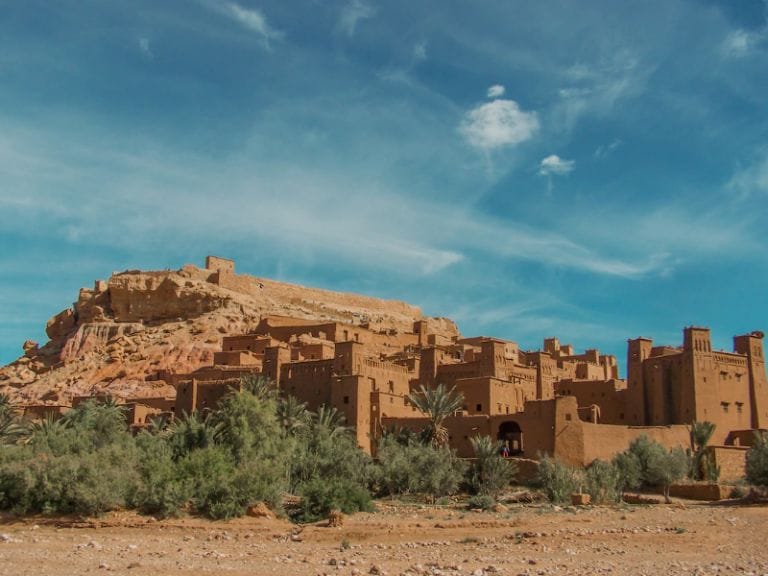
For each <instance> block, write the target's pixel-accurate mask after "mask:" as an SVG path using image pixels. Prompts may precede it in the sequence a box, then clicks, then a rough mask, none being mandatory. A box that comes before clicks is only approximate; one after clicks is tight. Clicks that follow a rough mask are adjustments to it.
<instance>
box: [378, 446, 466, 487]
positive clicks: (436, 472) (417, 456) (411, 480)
mask: <svg viewBox="0 0 768 576" xmlns="http://www.w3.org/2000/svg"><path fill="white" fill-rule="evenodd" d="M465 470H466V464H465V463H464V462H463V461H462V460H460V459H458V458H457V457H456V454H455V452H454V451H452V450H450V449H449V448H436V447H435V446H434V445H432V444H419V443H417V444H406V445H403V444H400V443H398V442H397V441H396V440H395V439H394V438H389V437H388V438H385V439H384V440H382V443H381V445H380V447H379V451H378V466H377V469H376V483H377V485H378V488H379V493H381V494H408V493H414V492H415V493H420V494H425V495H427V496H429V497H430V498H432V499H434V498H439V497H440V496H446V495H448V494H453V493H455V492H456V491H457V490H458V488H459V484H460V483H461V481H462V478H463V474H464V471H465Z"/></svg>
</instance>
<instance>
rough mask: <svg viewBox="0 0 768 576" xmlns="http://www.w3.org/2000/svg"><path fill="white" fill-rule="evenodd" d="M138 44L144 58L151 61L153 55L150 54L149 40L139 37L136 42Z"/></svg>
mask: <svg viewBox="0 0 768 576" xmlns="http://www.w3.org/2000/svg"><path fill="white" fill-rule="evenodd" d="M138 44H139V50H140V51H141V53H142V54H143V55H144V57H145V58H149V59H150V60H152V59H153V58H154V57H155V55H154V53H153V52H152V46H151V45H150V42H149V38H147V37H141V38H139V41H138Z"/></svg>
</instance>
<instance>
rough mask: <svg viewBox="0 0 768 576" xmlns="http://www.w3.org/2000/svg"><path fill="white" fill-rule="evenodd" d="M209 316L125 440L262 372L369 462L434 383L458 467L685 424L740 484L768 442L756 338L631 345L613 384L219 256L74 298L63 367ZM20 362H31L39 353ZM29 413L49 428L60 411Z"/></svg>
mask: <svg viewBox="0 0 768 576" xmlns="http://www.w3.org/2000/svg"><path fill="white" fill-rule="evenodd" d="M146 286H149V287H150V288H151V290H150V291H147V288H146ZM201 294H203V295H204V298H203V297H201ZM238 294H245V295H251V296H252V295H254V294H255V295H256V296H258V297H259V298H261V300H258V301H257V302H258V303H259V307H258V308H254V309H253V312H251V313H250V314H251V316H249V318H254V321H253V322H251V321H250V320H249V321H248V323H247V324H246V325H245V326H247V328H246V329H245V330H244V332H242V333H237V332H233V329H232V326H238V324H236V323H235V324H232V322H238V321H239V320H237V319H238V318H240V317H241V316H242V314H243V310H246V309H247V306H250V305H252V304H251V302H252V300H243V299H237V298H241V296H238ZM283 294H289V295H290V299H288V297H286V296H281V295H283ZM308 295H309V296H311V297H308ZM279 298H283V300H280V299H279ZM331 303H333V305H334V306H336V308H335V310H336V311H334V309H333V308H332V307H331V305H332V304H331ZM217 307H218V308H217ZM312 308H314V310H317V311H318V312H315V311H313V310H312ZM209 310H223V311H224V312H225V313H226V318H228V319H230V320H229V322H230V324H227V325H222V324H219V325H218V326H217V330H218V332H219V334H220V336H217V337H215V338H213V339H211V338H208V339H207V340H206V342H211V346H216V347H217V348H218V350H215V349H214V350H215V351H212V352H211V353H210V355H206V356H204V357H205V358H207V359H208V360H207V361H206V362H204V363H198V364H197V366H198V367H197V368H193V369H191V370H190V369H186V370H185V367H186V365H184V364H180V365H179V367H180V368H181V369H178V368H176V369H174V367H173V365H167V364H165V365H164V364H160V365H161V366H166V367H163V368H162V369H161V370H157V368H156V369H155V373H154V375H153V376H151V377H150V376H146V378H145V379H146V381H147V382H148V383H150V384H151V383H154V382H164V383H166V384H167V385H171V386H172V389H175V397H173V396H172V395H168V394H166V395H163V396H158V397H154V398H133V399H131V398H130V397H125V398H124V400H123V403H125V404H127V405H128V406H129V407H130V408H131V412H130V417H131V424H132V425H133V426H135V427H141V426H146V425H147V424H148V423H149V422H150V421H151V420H152V419H153V418H156V417H158V416H159V415H162V414H164V415H166V416H176V417H178V416H180V415H182V414H184V413H191V412H192V411H195V410H198V411H204V410H207V409H214V408H215V407H216V404H217V403H218V401H219V400H220V399H221V398H222V397H223V396H224V395H226V394H227V393H228V392H229V391H231V390H232V389H237V388H239V387H240V385H241V384H240V382H241V378H242V377H243V376H246V375H249V374H254V375H258V374H262V375H264V376H265V377H267V378H269V379H270V380H273V381H274V382H275V383H276V385H277V387H278V388H279V390H280V391H281V393H283V394H290V395H292V396H294V397H296V398H297V399H298V400H299V401H300V402H305V403H306V404H307V407H308V408H309V409H310V410H313V411H316V410H317V409H318V408H320V406H322V405H325V406H328V407H334V408H336V409H337V410H339V411H340V412H341V413H342V414H344V416H345V417H346V421H347V423H348V425H350V426H351V427H353V428H354V430H355V434H356V437H357V441H358V443H359V444H360V446H361V447H362V448H363V449H364V450H366V451H367V452H369V453H372V454H373V453H375V451H376V446H377V444H378V442H379V439H380V438H381V436H382V433H383V431H384V430H386V429H390V428H394V429H397V428H408V429H413V430H420V429H421V428H422V427H423V426H424V425H425V424H426V423H427V419H426V417H425V415H424V414H422V413H421V412H419V411H418V410H417V409H416V407H415V406H413V405H412V404H411V402H410V400H409V395H410V394H412V393H413V392H415V391H416V390H418V389H419V387H420V386H425V387H434V386H435V385H437V384H444V385H446V386H448V387H455V388H456V390H458V391H459V392H460V393H461V394H462V395H463V398H464V400H463V406H462V407H461V409H460V410H459V411H457V412H456V413H455V414H454V415H452V416H450V417H449V418H448V420H447V421H446V426H447V428H448V430H449V435H450V443H451V445H452V447H454V448H455V449H456V450H457V452H458V454H459V455H460V456H464V457H471V456H472V455H473V453H472V448H471V443H470V439H471V438H472V437H473V436H476V435H489V436H491V437H494V438H497V439H499V440H501V441H503V442H505V443H506V444H507V445H508V447H509V449H510V452H511V454H512V455H515V456H520V457H525V458H537V457H538V455H539V454H550V455H554V456H557V457H559V458H561V459H563V460H565V461H567V462H569V463H573V464H580V465H586V464H589V463H590V462H591V461H592V460H594V459H595V458H604V459H605V458H610V457H611V456H613V455H614V454H616V453H618V452H620V451H622V450H624V449H626V447H627V446H628V444H629V443H630V442H631V441H632V440H633V439H634V438H637V437H639V436H640V435H646V436H648V437H650V438H652V439H655V440H657V441H659V442H661V443H662V444H664V445H666V446H670V447H671V446H683V447H688V446H690V432H689V426H690V424H691V423H692V422H694V421H705V420H706V421H710V422H713V423H714V424H716V426H717V428H716V430H715V436H714V437H713V438H712V444H713V445H714V446H713V448H712V450H713V451H714V454H715V457H716V461H717V463H718V464H721V463H722V465H723V467H724V468H728V469H733V470H734V473H733V474H734V475H739V474H738V472H739V467H740V466H741V468H742V469H743V459H744V452H745V450H746V446H748V445H749V444H750V443H751V441H752V437H753V431H754V430H759V429H765V428H768V381H767V379H766V369H765V360H764V355H763V334H762V333H761V332H752V333H750V334H746V335H742V336H737V337H735V338H734V346H733V352H722V351H713V350H712V346H711V339H710V333H709V330H708V329H707V328H699V327H688V328H685V329H684V331H683V343H682V346H679V347H674V346H654V344H653V342H652V341H651V340H649V339H647V338H637V339H632V340H629V341H628V346H627V378H626V379H621V378H619V367H618V363H617V360H616V358H615V357H614V356H610V355H605V354H600V352H599V351H598V350H595V349H588V350H586V351H584V352H583V353H580V354H579V353H576V351H575V350H574V347H573V346H571V345H570V344H561V343H560V342H559V340H558V339H557V338H546V339H545V340H544V342H543V346H542V348H541V349H539V350H521V349H520V347H519V346H518V345H517V344H516V343H515V342H512V341H507V340H501V339H498V338H491V337H484V336H478V337H471V338H466V337H463V336H462V335H461V334H460V333H459V331H458V329H457V328H456V326H455V324H454V323H453V322H451V321H450V320H447V319H445V318H426V317H423V316H422V315H421V314H420V312H419V311H418V309H416V308H414V307H410V306H408V305H406V304H404V303H398V302H390V301H380V300H375V299H370V298H367V297H361V296H355V295H340V294H338V293H331V292H323V291H318V290H316V289H304V288H302V287H296V286H292V285H285V284H279V283H275V282H274V281H271V280H267V279H258V278H254V277H251V276H247V275H239V274H236V273H235V264H234V262H233V261H232V260H228V259H224V258H218V257H213V256H209V257H208V258H207V259H206V268H205V270H201V269H199V268H195V267H193V266H189V265H188V266H185V267H184V268H182V270H181V271H179V272H162V273H134V272H126V273H119V274H115V275H114V276H113V277H112V278H111V279H110V281H109V283H104V285H101V286H98V285H97V287H96V289H95V290H94V291H85V292H82V291H81V298H80V303H79V305H78V306H77V307H76V308H75V310H74V313H69V312H67V311H65V312H63V313H61V314H60V315H58V316H57V317H55V318H54V319H53V320H55V322H53V324H51V323H49V327H50V326H53V327H54V328H55V329H56V330H59V331H63V328H61V329H60V328H59V325H60V324H62V322H64V321H63V320H60V319H59V317H62V318H64V320H65V321H66V322H67V323H68V324H66V326H65V327H66V328H67V330H69V332H68V334H71V335H73V336H68V338H69V339H68V340H62V342H63V344H62V345H61V350H62V351H61V353H60V355H61V356H60V357H61V358H62V359H63V361H64V365H65V366H67V365H69V364H68V362H70V360H69V357H68V356H67V355H68V354H69V355H74V352H73V351H74V350H77V351H79V352H78V353H80V354H82V350H83V349H86V345H89V346H91V347H92V348H93V349H94V350H95V351H96V352H99V353H100V351H101V350H102V349H101V348H99V347H98V346H99V345H100V341H99V340H98V338H99V337H103V338H105V339H106V338H109V340H105V341H106V343H107V347H106V349H105V350H106V351H107V352H110V350H112V349H113V348H114V346H116V344H109V343H110V342H115V343H119V342H121V341H122V339H126V338H134V340H133V341H131V342H133V343H131V342H129V344H130V345H131V346H136V347H138V352H136V353H135V354H136V355H137V357H139V358H141V356H140V354H141V348H140V345H141V342H138V343H136V339H138V338H145V340H147V341H150V340H151V338H156V339H160V338H163V339H167V338H170V336H169V334H173V333H174V331H179V330H181V328H180V326H181V325H182V324H181V322H182V320H183V316H184V315H187V320H186V322H187V323H189V322H190V320H189V314H190V311H194V312H195V313H198V314H205V313H208V311H209ZM365 310H367V311H370V310H373V311H375V312H376V314H375V315H370V313H369V312H366V314H363V313H362V312H361V311H365ZM279 311H285V312H286V313H285V314H281V313H279ZM294 311H297V312H298V313H295V312H294ZM299 313H300V314H301V315H302V316H300V315H299ZM318 313H320V314H322V317H320V318H318V316H317V314H318ZM238 314H240V316H238ZM313 315H314V317H312V316H313ZM334 315H335V317H334ZM161 316H162V318H161ZM176 316H180V317H182V318H179V319H178V322H177V323H176V324H173V325H169V324H167V321H166V320H164V318H168V317H171V318H175V317H176ZM83 318H87V323H83ZM148 319H149V320H148ZM78 322H79V323H78ZM152 322H166V323H164V324H163V323H161V324H158V326H163V327H164V328H162V332H158V333H157V336H153V334H154V333H151V332H150V330H152ZM70 324H71V326H70ZM240 325H242V324H240ZM126 326H128V328H126ZM168 326H172V327H168ZM198 326H203V325H202V324H200V325H198V324H193V328H194V330H202V328H198ZM235 330H236V328H235ZM132 334H134V336H132ZM207 334H208V335H209V336H210V332H209V333H207ZM162 341H164V340H161V342H162ZM91 342H93V343H91ZM214 343H215V344H214ZM110 346H112V348H110ZM29 354H31V355H32V358H33V360H32V361H34V355H35V354H39V352H38V351H37V348H35V349H34V350H32V351H31V352H29ZM145 356H146V354H145ZM201 358H203V356H202V355H201ZM22 360H23V359H22ZM118 360H119V361H120V362H121V363H122V364H123V365H126V366H127V365H128V364H127V359H126V360H123V358H122V357H119V356H118V357H112V359H111V360H110V361H111V362H113V364H114V363H116V362H117V361H118ZM19 362H21V361H19ZM201 364H203V365H202V366H201ZM26 365H27V364H23V366H26ZM100 370H104V368H100ZM76 401H79V399H77V398H74V399H73V403H75V402H76ZM25 410H26V413H27V414H28V415H29V416H31V417H35V416H38V417H42V416H43V415H45V414H51V413H60V412H62V411H64V410H66V407H65V406H61V405H58V404H57V405H56V406H51V405H41V406H32V405H30V406H27V407H26V409H25ZM734 463H735V464H734Z"/></svg>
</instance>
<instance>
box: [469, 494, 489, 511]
mask: <svg viewBox="0 0 768 576" xmlns="http://www.w3.org/2000/svg"><path fill="white" fill-rule="evenodd" d="M495 504H496V500H495V499H494V498H491V497H490V496H488V495H487V494H475V495H474V496H472V497H470V499H469V500H467V508H469V509H470V510H477V509H480V510H490V509H491V508H493V507H494V506H495Z"/></svg>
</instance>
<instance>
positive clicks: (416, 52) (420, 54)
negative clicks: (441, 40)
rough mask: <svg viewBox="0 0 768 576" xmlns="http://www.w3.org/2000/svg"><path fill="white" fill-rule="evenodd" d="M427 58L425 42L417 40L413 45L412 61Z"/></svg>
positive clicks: (420, 60)
mask: <svg viewBox="0 0 768 576" xmlns="http://www.w3.org/2000/svg"><path fill="white" fill-rule="evenodd" d="M426 59H427V43H426V42H419V43H417V44H416V45H415V46H414V47H413V61H414V62H422V61H424V60H426Z"/></svg>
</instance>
